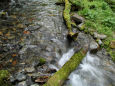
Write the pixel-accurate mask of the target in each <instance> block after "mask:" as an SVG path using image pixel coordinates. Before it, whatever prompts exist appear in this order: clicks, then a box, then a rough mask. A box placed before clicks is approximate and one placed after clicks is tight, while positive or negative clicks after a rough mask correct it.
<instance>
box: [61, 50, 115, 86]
mask: <svg viewBox="0 0 115 86" xmlns="http://www.w3.org/2000/svg"><path fill="white" fill-rule="evenodd" d="M73 53H74V51H73V49H70V50H69V51H68V52H67V53H65V54H63V55H64V56H62V58H61V59H60V60H59V65H60V66H63V65H64V63H65V62H66V61H68V60H69V59H70V58H71V56H72V55H73ZM98 54H100V52H99V53H98ZM64 59H65V60H64ZM106 62H107V63H106ZM114 85H115V66H113V65H112V64H111V62H109V61H107V59H106V58H104V57H101V56H98V55H93V54H91V53H90V52H87V55H86V56H85V58H84V59H83V61H82V63H81V64H80V65H79V67H78V68H76V70H75V71H73V72H72V73H71V74H70V76H69V80H68V81H66V84H65V85H64V86H114Z"/></svg>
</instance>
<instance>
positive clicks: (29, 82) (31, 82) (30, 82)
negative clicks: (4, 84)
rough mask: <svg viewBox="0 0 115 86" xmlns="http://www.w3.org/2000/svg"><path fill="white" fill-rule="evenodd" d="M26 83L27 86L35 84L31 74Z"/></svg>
mask: <svg viewBox="0 0 115 86" xmlns="http://www.w3.org/2000/svg"><path fill="white" fill-rule="evenodd" d="M26 83H27V86H30V85H31V84H33V81H32V78H31V76H27V79H26Z"/></svg>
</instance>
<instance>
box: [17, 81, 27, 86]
mask: <svg viewBox="0 0 115 86" xmlns="http://www.w3.org/2000/svg"><path fill="white" fill-rule="evenodd" d="M17 86H27V84H26V81H23V82H20V83H18V85H17Z"/></svg>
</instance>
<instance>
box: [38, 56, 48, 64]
mask: <svg viewBox="0 0 115 86" xmlns="http://www.w3.org/2000/svg"><path fill="white" fill-rule="evenodd" d="M45 63H46V59H45V58H42V57H40V59H39V65H43V64H45Z"/></svg>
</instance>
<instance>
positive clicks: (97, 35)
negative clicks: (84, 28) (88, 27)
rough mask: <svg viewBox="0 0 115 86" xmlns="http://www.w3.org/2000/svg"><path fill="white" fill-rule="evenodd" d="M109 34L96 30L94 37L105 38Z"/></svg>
mask: <svg viewBox="0 0 115 86" xmlns="http://www.w3.org/2000/svg"><path fill="white" fill-rule="evenodd" d="M106 37H107V36H106V35H104V34H98V33H97V32H94V38H99V39H105V38H106Z"/></svg>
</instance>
